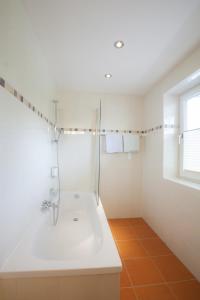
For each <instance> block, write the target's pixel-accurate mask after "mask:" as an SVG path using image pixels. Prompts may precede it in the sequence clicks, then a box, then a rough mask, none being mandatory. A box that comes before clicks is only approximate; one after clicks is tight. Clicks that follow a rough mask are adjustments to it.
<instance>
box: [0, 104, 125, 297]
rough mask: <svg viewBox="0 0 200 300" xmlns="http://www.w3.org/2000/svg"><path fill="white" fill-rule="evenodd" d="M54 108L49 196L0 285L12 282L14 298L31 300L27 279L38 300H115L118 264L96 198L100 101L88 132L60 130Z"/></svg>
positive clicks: (57, 106)
mask: <svg viewBox="0 0 200 300" xmlns="http://www.w3.org/2000/svg"><path fill="white" fill-rule="evenodd" d="M52 107H53V114H54V122H55V123H54V126H52V127H51V130H50V132H49V133H50V137H51V138H50V141H49V144H50V147H51V149H52V166H51V168H50V176H49V177H50V188H49V198H48V199H45V200H44V201H43V202H42V205H41V207H38V214H37V217H36V218H35V221H34V222H33V223H32V224H31V225H30V227H28V228H27V230H26V232H25V234H24V236H23V238H22V239H21V241H20V243H19V244H18V245H17V247H16V248H15V249H14V251H13V252H12V254H11V255H10V256H9V258H8V259H7V261H6V263H5V264H4V265H3V267H2V269H1V270H0V283H1V279H2V280H3V283H5V284H6V287H7V286H8V287H9V284H12V285H13V286H14V288H15V289H16V290H17V291H18V292H17V293H18V294H17V295H18V298H17V299H29V291H28V289H27V290H26V291H25V290H24V289H23V284H24V282H25V281H24V279H25V280H26V284H27V282H28V283H29V285H31V286H34V293H36V295H37V297H36V298H37V299H38V300H44V299H76V300H83V299H87V300H90V299H91V300H93V299H94V298H95V299H97V300H118V299H119V297H120V293H119V288H120V286H119V278H120V272H121V268H122V265H121V260H120V257H119V254H118V251H117V248H116V245H115V242H114V240H113V237H112V234H111V231H110V228H109V225H108V222H107V219H106V215H105V212H104V208H103V206H102V203H101V199H100V150H101V134H102V130H101V102H99V101H98V105H97V106H96V107H93V109H92V110H91V112H92V114H91V116H92V122H93V126H91V127H89V128H76V127H74V128H73V127H67V126H62V113H63V110H62V107H61V105H60V103H59V102H56V101H54V102H53V104H52ZM59 117H61V122H60V120H59ZM52 280H53V281H52ZM52 282H53V287H54V288H53V291H52V298H49V296H48V297H46V298H45V297H44V295H47V294H48V295H49V286H50V285H51V283H52ZM18 286H21V287H22V288H18ZM77 287H78V288H77ZM53 295H54V296H53Z"/></svg>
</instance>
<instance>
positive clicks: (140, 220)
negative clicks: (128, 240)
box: [129, 218, 146, 225]
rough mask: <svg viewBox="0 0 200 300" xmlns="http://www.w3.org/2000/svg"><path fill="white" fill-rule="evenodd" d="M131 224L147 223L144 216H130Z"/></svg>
mask: <svg viewBox="0 0 200 300" xmlns="http://www.w3.org/2000/svg"><path fill="white" fill-rule="evenodd" d="M129 224H130V225H137V224H146V222H145V221H144V219H142V218H130V219H129Z"/></svg>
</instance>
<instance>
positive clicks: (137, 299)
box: [122, 260, 139, 300]
mask: <svg viewBox="0 0 200 300" xmlns="http://www.w3.org/2000/svg"><path fill="white" fill-rule="evenodd" d="M122 262H123V260H122ZM123 267H124V269H125V270H126V273H127V276H128V279H129V281H130V284H131V288H132V290H133V293H134V295H135V298H136V300H139V298H138V296H137V294H136V291H135V289H134V287H133V283H132V280H131V276H130V274H129V272H128V269H127V267H126V265H125V264H123Z"/></svg>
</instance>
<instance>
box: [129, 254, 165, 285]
mask: <svg viewBox="0 0 200 300" xmlns="http://www.w3.org/2000/svg"><path fill="white" fill-rule="evenodd" d="M124 263H125V265H126V268H127V270H128V273H129V276H130V277H131V281H132V283H133V284H134V285H143V284H157V283H162V282H163V279H162V277H161V275H160V272H159V271H158V269H157V268H156V266H155V265H154V263H153V261H152V260H151V259H150V258H140V259H132V260H131V259H130V260H125V261H124Z"/></svg>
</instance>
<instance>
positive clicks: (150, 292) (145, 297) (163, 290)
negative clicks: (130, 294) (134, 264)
mask: <svg viewBox="0 0 200 300" xmlns="http://www.w3.org/2000/svg"><path fill="white" fill-rule="evenodd" d="M135 292H136V295H137V299H138V300H175V298H174V297H173V296H172V294H171V292H170V290H169V288H168V287H167V286H166V285H164V284H163V285H156V286H146V287H138V288H135Z"/></svg>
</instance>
